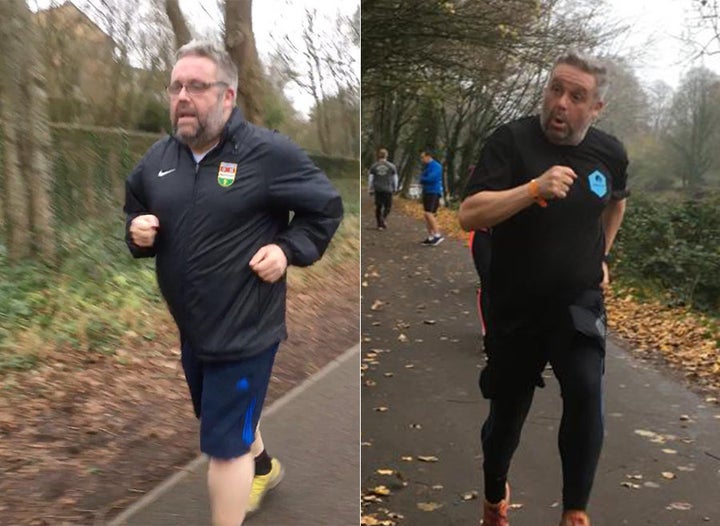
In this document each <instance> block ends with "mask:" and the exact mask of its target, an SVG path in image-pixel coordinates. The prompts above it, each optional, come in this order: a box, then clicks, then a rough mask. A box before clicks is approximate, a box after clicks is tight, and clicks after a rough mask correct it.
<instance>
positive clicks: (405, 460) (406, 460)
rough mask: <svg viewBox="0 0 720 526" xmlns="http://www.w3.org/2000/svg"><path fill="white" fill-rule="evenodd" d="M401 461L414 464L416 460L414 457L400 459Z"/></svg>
mask: <svg viewBox="0 0 720 526" xmlns="http://www.w3.org/2000/svg"><path fill="white" fill-rule="evenodd" d="M400 460H402V461H403V462H412V461H413V460H414V459H413V458H412V457H407V456H406V457H400Z"/></svg>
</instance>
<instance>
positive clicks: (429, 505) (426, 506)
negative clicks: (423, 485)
mask: <svg viewBox="0 0 720 526" xmlns="http://www.w3.org/2000/svg"><path fill="white" fill-rule="evenodd" d="M417 507H418V508H419V509H421V510H422V511H435V510H439V509H440V508H442V507H443V505H442V504H438V503H437V502H418V503H417Z"/></svg>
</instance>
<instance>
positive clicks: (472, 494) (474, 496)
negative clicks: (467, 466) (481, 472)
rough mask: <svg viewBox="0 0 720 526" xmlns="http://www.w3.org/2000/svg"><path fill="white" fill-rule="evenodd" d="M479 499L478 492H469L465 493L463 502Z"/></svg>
mask: <svg viewBox="0 0 720 526" xmlns="http://www.w3.org/2000/svg"><path fill="white" fill-rule="evenodd" d="M477 498H478V492H477V491H468V492H467V493H463V496H462V500H465V501H467V500H475V499H477Z"/></svg>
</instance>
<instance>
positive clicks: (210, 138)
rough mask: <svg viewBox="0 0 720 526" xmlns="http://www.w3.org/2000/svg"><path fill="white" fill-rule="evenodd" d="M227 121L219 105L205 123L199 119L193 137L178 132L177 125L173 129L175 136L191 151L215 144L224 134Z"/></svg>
mask: <svg viewBox="0 0 720 526" xmlns="http://www.w3.org/2000/svg"><path fill="white" fill-rule="evenodd" d="M224 126H225V121H224V120H223V109H222V106H220V105H219V104H218V105H217V106H216V107H215V108H213V110H212V112H210V113H209V114H208V116H207V117H206V119H205V121H200V120H199V119H198V129H197V131H196V132H195V133H194V134H193V135H183V134H181V133H180V132H179V131H178V128H177V124H175V126H174V127H173V135H174V136H175V138H176V139H177V140H178V141H180V142H181V143H183V144H187V145H188V146H189V147H190V148H191V149H193V148H198V147H202V146H205V145H208V144H211V143H213V142H215V140H216V139H217V138H218V137H219V136H220V134H221V133H222V130H223V127H224Z"/></svg>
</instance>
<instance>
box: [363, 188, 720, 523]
mask: <svg viewBox="0 0 720 526" xmlns="http://www.w3.org/2000/svg"><path fill="white" fill-rule="evenodd" d="M418 206H420V205H419V204H418ZM362 211H363V223H362V228H363V234H362V271H363V282H364V284H363V289H362V293H363V300H362V337H363V343H362V359H363V363H364V366H365V367H366V370H365V371H364V376H363V378H362V383H363V386H362V432H361V433H362V468H361V469H362V489H363V492H367V491H368V490H369V489H371V488H375V487H377V486H379V485H384V486H385V487H387V488H388V489H389V490H390V491H391V494H390V495H389V496H387V497H383V498H382V502H380V503H370V504H366V505H364V507H363V513H365V514H369V513H376V517H377V518H380V519H386V518H387V517H388V515H387V514H386V513H385V512H383V511H380V510H382V509H384V510H387V511H389V512H391V513H395V514H401V515H402V516H403V517H404V518H403V519H400V520H397V519H396V521H397V524H398V525H406V526H449V525H462V526H475V525H478V524H479V522H480V503H481V500H479V499H472V500H465V499H464V497H465V496H470V495H472V493H471V492H473V491H478V492H479V493H480V495H481V496H482V491H481V471H480V468H481V463H482V455H481V450H480V445H479V435H480V426H481V423H482V420H483V419H484V417H485V415H486V413H487V402H486V401H485V400H483V399H482V397H481V395H480V392H479V389H478V387H477V378H478V374H479V371H480V367H481V364H482V362H483V355H482V350H481V343H480V338H479V330H478V320H477V310H476V307H475V290H476V284H477V277H476V274H475V271H474V267H473V265H472V260H471V257H470V253H469V249H468V248H467V246H465V245H464V244H462V243H461V242H460V241H457V240H452V239H448V240H446V241H445V242H444V243H442V244H441V245H439V246H437V247H424V246H421V245H420V244H419V242H420V241H421V240H422V239H423V237H424V235H425V233H424V228H423V225H422V223H421V222H419V221H417V220H414V219H410V218H408V217H406V216H403V215H401V214H399V213H397V212H393V213H392V214H391V215H390V218H389V219H390V221H389V229H388V230H386V231H377V230H374V229H373V223H374V219H373V213H372V209H371V204H370V203H369V200H367V199H365V202H364V203H363V210H362ZM622 345H623V343H622V342H615V343H611V344H610V345H609V346H608V353H607V354H608V356H607V370H606V377H605V381H606V383H605V390H606V439H605V448H604V450H603V455H602V458H601V462H600V466H599V472H598V475H597V477H596V481H595V489H594V492H593V497H592V500H591V503H590V509H589V512H590V514H591V517H592V519H593V526H620V525H625V524H628V525H633V526H641V525H654V526H670V525H683V526H694V525H707V524H717V525H720V406H718V405H717V403H716V402H715V401H713V400H712V399H708V400H705V399H704V398H703V397H698V396H696V395H695V394H693V393H692V392H690V391H689V390H688V389H686V387H684V386H683V385H682V384H680V383H678V382H677V380H674V379H673V378H672V377H671V376H669V375H667V374H664V373H662V372H660V371H657V370H655V369H654V368H653V366H651V365H649V364H647V363H644V362H642V361H640V360H638V359H636V358H635V357H633V356H631V355H630V354H629V353H628V352H627V351H626V350H624V349H623V348H622ZM547 373H548V374H547V375H546V376H547V377H548V379H547V383H548V387H546V388H545V389H541V390H538V391H537V393H536V395H535V401H534V404H533V408H532V410H531V413H530V416H529V417H528V420H527V422H526V425H525V428H524V433H523V437H522V442H521V445H520V448H519V450H518V452H517V454H516V456H515V459H514V462H513V468H512V470H511V473H510V480H511V483H512V485H513V502H515V503H517V504H519V505H521V507H518V508H516V509H513V510H512V511H511V516H510V517H511V521H510V523H511V524H512V526H556V525H557V524H558V522H559V516H560V508H559V507H558V506H559V498H560V486H561V481H560V461H559V456H558V452H557V446H556V444H557V429H558V425H559V417H560V397H559V391H558V388H557V382H556V381H555V379H554V378H553V377H552V373H551V372H547ZM420 456H424V457H436V458H437V461H436V462H432V461H431V462H422V461H419V460H418V459H419V457H420ZM403 457H405V459H403ZM410 457H412V460H409V458H410ZM429 460H433V459H432V458H430V459H429ZM378 469H388V470H395V471H397V472H399V474H400V477H401V478H402V480H401V478H400V477H398V476H397V475H383V474H380V473H378V472H377V470H378ZM663 473H665V475H663ZM666 477H667V478H666ZM671 477H672V478H671ZM403 482H404V483H406V485H403ZM480 498H481V497H480ZM422 508H425V509H431V510H433V511H425V510H423V509H422Z"/></svg>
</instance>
